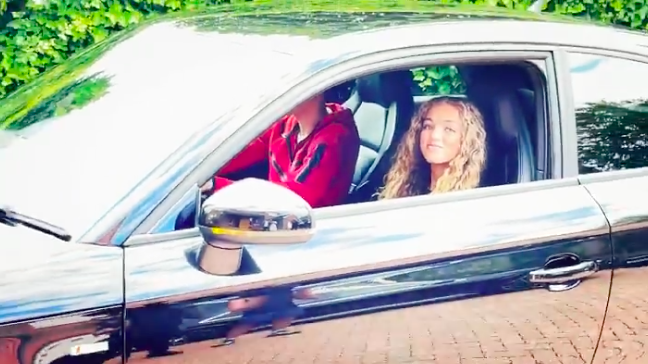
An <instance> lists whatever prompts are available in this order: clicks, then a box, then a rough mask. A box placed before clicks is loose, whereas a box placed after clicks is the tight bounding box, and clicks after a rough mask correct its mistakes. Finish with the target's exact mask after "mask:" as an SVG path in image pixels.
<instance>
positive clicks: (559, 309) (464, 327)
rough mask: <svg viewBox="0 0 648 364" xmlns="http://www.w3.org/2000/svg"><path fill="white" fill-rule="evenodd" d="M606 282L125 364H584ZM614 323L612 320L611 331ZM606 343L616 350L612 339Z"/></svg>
mask: <svg viewBox="0 0 648 364" xmlns="http://www.w3.org/2000/svg"><path fill="white" fill-rule="evenodd" d="M608 283H609V273H608V272H599V274H598V275H597V278H595V279H592V280H589V281H586V282H584V283H583V284H581V286H579V287H578V288H576V289H574V290H571V291H568V292H560V293H557V292H548V291H546V290H534V291H527V292H520V293H511V294H504V295H497V296H491V297H482V298H477V299H467V300H458V301H452V302H446V303H441V304H433V305H426V306H420V307H415V308H408V309H401V310H394V311H387V312H381V313H375V314H369V315H362V316H355V317H352V318H346V319H337V320H330V321H325V322H319V323H312V324H307V325H303V326H302V327H301V329H302V330H303V332H302V333H301V334H298V335H293V336H286V337H276V338H267V337H265V335H267V332H262V333H254V334H249V335H245V336H243V337H241V338H239V339H238V340H237V342H236V344H234V345H232V346H227V347H217V348H214V347H212V345H214V344H216V342H214V341H212V342H202V343H192V344H188V345H183V346H180V347H177V348H176V349H177V350H181V351H182V354H178V355H174V356H168V357H164V358H155V359H145V354H146V353H135V354H134V356H133V357H131V361H129V363H157V364H203V363H205V364H206V363H215V364H216V363H217V364H244V363H245V364H262V363H276V364H289V363H290V364H310V363H313V364H323V363H337V364H378V363H386V364H410V363H425V364H428V363H435V364H455V363H461V364H490V363H497V364H504V363H511V364H531V363H533V364H540V363H542V364H545V363H546V364H550V363H556V364H583V363H589V362H590V360H591V359H592V355H593V353H594V349H595V346H596V340H597V338H598V336H599V333H600V330H601V328H600V323H601V322H600V321H601V318H602V316H603V313H604V310H605V305H606V300H607V295H608V290H609V285H608ZM647 289H648V288H647ZM620 299H621V298H620ZM623 322H625V321H623ZM647 322H648V321H647ZM617 325H618V324H616V323H610V325H609V326H610V328H611V331H610V332H613V333H615V334H616V335H618V332H617V331H615V330H617V329H618V327H617ZM606 344H607V345H608V347H610V348H611V349H610V350H612V351H615V350H620V349H618V348H617V347H615V346H614V343H613V342H612V341H610V339H609V338H608V341H607V342H606ZM624 350H626V351H630V350H634V348H627V349H625V348H624ZM615 357H617V356H614V355H613V356H610V358H615ZM619 362H620V361H616V362H615V363H619ZM603 363H606V364H607V363H608V362H607V361H603V362H600V363H599V364H603ZM624 363H625V362H624Z"/></svg>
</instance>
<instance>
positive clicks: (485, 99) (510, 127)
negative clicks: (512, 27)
mask: <svg viewBox="0 0 648 364" xmlns="http://www.w3.org/2000/svg"><path fill="white" fill-rule="evenodd" d="M522 72H523V70H521V69H520V68H517V67H511V66H500V65H487V66H476V67H474V68H471V75H470V76H471V77H470V84H469V86H468V96H469V98H470V99H471V100H472V101H473V102H475V104H476V105H477V107H478V108H479V110H480V111H481V112H482V114H483V115H484V119H485V120H484V122H485V123H486V129H487V133H489V134H491V138H492V137H495V139H494V140H497V142H498V143H502V142H514V140H515V138H516V137H517V136H518V133H519V130H520V129H519V128H520V125H519V123H524V122H525V121H524V117H525V115H524V113H523V112H522V110H523V109H522V107H521V106H520V105H519V99H518V97H517V94H516V90H517V89H518V88H520V85H521V84H526V83H527V81H526V79H527V78H528V77H525V74H524V73H522ZM492 133H497V135H496V136H495V135H492Z"/></svg>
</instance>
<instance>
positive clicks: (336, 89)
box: [324, 80, 356, 104]
mask: <svg viewBox="0 0 648 364" xmlns="http://www.w3.org/2000/svg"><path fill="white" fill-rule="evenodd" d="M355 86H356V82H355V80H354V81H348V82H344V83H341V84H339V85H337V86H333V87H331V88H330V89H328V90H326V91H325V92H324V99H325V100H326V102H333V103H336V104H343V103H344V102H346V101H347V100H349V98H350V97H351V94H352V93H353V89H354V88H355Z"/></svg>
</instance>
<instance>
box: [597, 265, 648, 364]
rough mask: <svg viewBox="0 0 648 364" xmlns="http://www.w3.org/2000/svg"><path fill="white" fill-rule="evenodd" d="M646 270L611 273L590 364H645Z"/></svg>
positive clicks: (647, 332)
mask: <svg viewBox="0 0 648 364" xmlns="http://www.w3.org/2000/svg"><path fill="white" fill-rule="evenodd" d="M646 348H648V267H641V268H637V269H622V270H617V271H615V272H614V285H613V286H612V294H611V298H610V304H609V307H608V313H607V317H606V320H605V325H604V329H603V333H602V336H601V344H600V346H599V349H598V352H597V354H596V358H595V360H594V364H621V363H623V364H648V355H646Z"/></svg>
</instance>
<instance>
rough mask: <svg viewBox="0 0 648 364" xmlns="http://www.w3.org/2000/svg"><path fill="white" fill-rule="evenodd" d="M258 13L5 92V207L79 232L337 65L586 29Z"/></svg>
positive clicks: (190, 28) (176, 25) (389, 13)
mask: <svg viewBox="0 0 648 364" xmlns="http://www.w3.org/2000/svg"><path fill="white" fill-rule="evenodd" d="M417 4H420V2H417ZM245 9H246V8H243V10H245ZM248 9H249V10H248V11H238V10H241V9H238V8H236V7H232V6H223V7H216V8H215V10H210V11H205V12H200V13H195V14H184V13H183V14H173V15H170V16H164V17H159V18H154V19H151V20H148V21H145V22H143V23H142V24H140V25H138V26H136V27H133V28H131V29H128V30H126V31H124V32H121V33H119V34H117V35H115V36H112V37H110V38H108V39H107V40H105V41H103V42H100V43H98V44H95V45H93V46H91V47H90V48H89V49H87V50H85V51H84V52H81V53H80V54H78V55H77V56H75V57H72V58H71V59H69V60H68V61H66V62H64V63H63V64H61V65H59V66H57V67H55V68H53V69H51V70H49V71H48V72H45V73H44V74H43V75H41V76H40V77H38V78H37V79H36V80H34V81H33V82H31V83H29V84H27V85H25V86H23V87H21V88H20V89H19V90H17V91H16V92H15V93H13V94H11V95H9V96H8V97H7V98H5V99H4V100H1V101H0V120H1V121H0V170H2V171H3V178H2V179H1V180H0V204H10V205H13V206H15V208H16V209H17V210H18V211H20V212H23V213H25V214H30V215H33V216H36V217H39V218H42V219H44V220H46V221H50V222H52V223H55V224H58V225H60V226H62V227H64V228H66V229H68V230H70V232H71V233H72V234H73V236H74V237H79V236H81V235H83V234H84V233H85V232H87V231H88V229H89V228H90V227H92V226H93V225H94V224H95V223H96V222H97V221H98V220H100V219H102V218H103V217H105V216H109V215H110V214H109V215H106V214H107V213H109V212H111V211H122V210H124V208H125V206H135V205H136V203H137V201H135V200H133V199H130V200H129V199H128V198H127V196H128V195H129V193H130V192H131V191H132V190H133V189H134V188H145V187H142V186H143V185H144V186H146V185H148V183H152V182H151V180H152V179H155V178H158V179H159V178H163V177H160V176H162V175H161V174H157V175H156V174H155V173H154V172H155V171H156V170H158V171H159V168H160V164H161V163H162V162H164V161H165V160H166V161H168V158H169V157H170V156H171V155H173V158H176V159H178V158H183V157H186V156H187V155H189V154H191V153H194V151H195V150H197V149H199V147H200V145H201V144H203V143H204V140H205V137H206V135H207V136H214V135H220V134H219V133H222V135H227V133H226V132H225V131H222V130H221V129H224V128H229V126H228V125H229V124H228V123H227V122H226V120H230V119H231V118H234V117H236V118H244V117H245V115H247V114H246V112H248V113H251V112H252V110H253V109H254V108H255V107H256V106H258V105H262V104H263V103H264V102H270V101H271V100H272V98H273V96H276V95H278V94H280V93H281V92H282V91H284V90H285V88H287V87H290V85H291V84H293V83H295V82H297V81H298V80H300V79H303V78H304V77H307V75H309V74H312V73H313V72H316V71H318V70H320V69H323V68H326V67H328V66H329V65H331V64H335V63H338V62H341V61H343V60H344V59H346V58H349V57H354V56H357V55H358V54H362V53H370V52H373V51H375V50H380V49H382V48H385V47H386V48H389V47H402V46H405V45H408V44H411V45H416V44H425V43H426V42H429V43H430V44H432V43H435V42H437V43H438V42H439V41H440V40H439V39H442V40H447V41H448V42H452V41H455V40H456V39H460V38H462V37H463V38H465V37H466V32H473V33H468V34H473V35H471V36H473V37H474V38H475V39H478V38H480V37H481V38H482V39H486V38H485V37H488V36H489V34H491V33H492V34H495V33H498V32H499V33H502V32H507V33H511V29H517V28H518V27H519V26H520V25H521V24H522V23H521V22H523V23H524V24H528V27H527V29H528V30H529V32H530V34H528V37H529V38H531V39H544V38H551V37H553V38H555V34H556V33H563V32H564V27H565V26H566V25H567V24H569V25H577V24H584V23H583V22H580V21H576V20H573V19H569V18H565V17H560V16H549V15H544V14H535V13H530V12H520V11H506V10H500V9H492V8H490V9H486V8H483V7H470V6H431V5H407V6H405V5H403V6H400V7H396V8H380V7H375V8H373V10H371V9H369V8H367V7H362V8H359V9H348V10H345V11H341V10H337V8H336V7H335V6H329V7H325V6H321V7H313V8H307V9H304V8H299V7H297V8H296V9H295V8H289V7H287V8H284V9H277V8H268V9H265V8H263V7H259V6H254V7H250V8H248ZM235 10H237V11H235ZM484 22H488V24H489V26H488V27H486V28H484ZM430 24H433V25H430ZM496 24H497V26H495V25H496ZM539 24H545V25H544V26H541V25H539ZM560 24H562V25H560ZM418 25H420V26H421V27H419V26H418ZM552 26H553V28H552ZM556 27H557V28H556ZM576 28H579V29H580V30H579V31H576V32H575V33H574V34H573V35H572V38H573V39H581V38H582V37H583V35H584V34H590V35H591V34H592V33H591V32H592V31H594V29H596V32H598V33H599V35H601V36H603V35H605V36H607V37H608V38H609V39H610V40H615V41H616V40H619V41H620V40H621V39H622V38H621V37H616V36H613V35H610V34H615V33H614V32H613V31H611V30H609V29H608V28H601V27H596V28H593V26H592V25H582V27H580V26H576ZM478 29H479V30H481V31H477V30H478ZM484 29H486V31H484ZM426 32H429V33H426ZM435 32H436V33H439V32H440V33H441V34H440V35H439V36H438V37H435V36H434V35H435V34H436V33H435ZM632 34H634V33H632ZM516 36H517V37H518V39H523V38H524V37H525V35H524V34H523V32H517V34H516ZM590 38H600V37H590ZM617 38H618V39H617ZM623 39H626V38H623ZM586 41H587V40H586ZM626 42H629V41H626ZM632 42H634V40H633V41H632ZM632 42H629V43H632ZM617 43H618V42H617ZM233 127H234V126H232V128H233ZM2 129H6V130H2ZM3 146H4V147H3ZM178 148H180V149H178ZM203 157H204V156H203ZM173 158H172V159H173ZM199 160H200V156H198V157H196V158H194V159H193V161H199ZM172 164H173V163H171V162H169V163H167V165H172ZM188 168H191V167H188ZM167 173H169V172H168V171H167ZM5 176H9V178H5ZM138 196H139V195H138ZM133 198H139V197H133ZM110 216H112V215H110Z"/></svg>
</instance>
